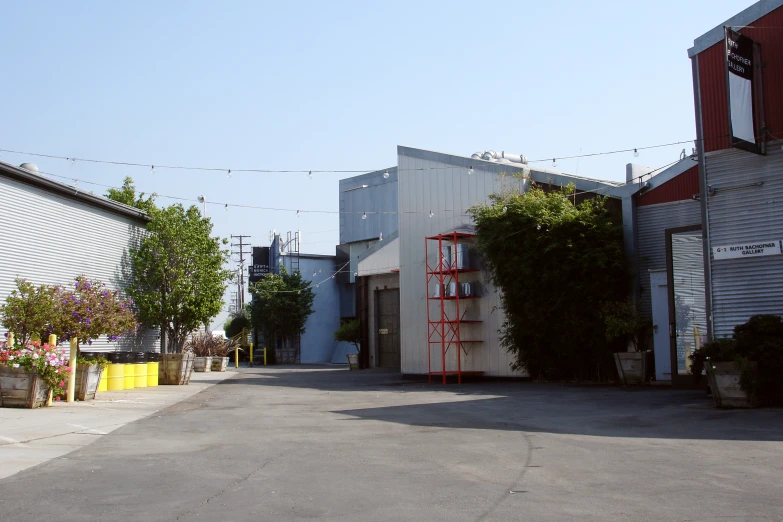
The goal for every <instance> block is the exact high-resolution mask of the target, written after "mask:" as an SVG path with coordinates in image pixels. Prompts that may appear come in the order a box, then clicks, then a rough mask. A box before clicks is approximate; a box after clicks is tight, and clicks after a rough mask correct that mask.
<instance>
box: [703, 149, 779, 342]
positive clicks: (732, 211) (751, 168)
mask: <svg viewBox="0 0 783 522" xmlns="http://www.w3.org/2000/svg"><path fill="white" fill-rule="evenodd" d="M780 145H781V142H777V143H773V144H770V147H769V155H767V156H759V155H756V154H752V153H749V152H744V151H741V150H738V149H729V150H725V151H720V152H716V153H712V154H709V155H707V157H706V160H705V167H706V176H707V185H709V186H710V187H712V189H713V190H715V194H714V195H713V196H710V197H709V199H708V201H707V211H708V213H709V222H710V243H711V245H712V247H716V246H724V245H730V244H733V243H742V242H746V241H753V240H763V239H783V214H782V213H781V212H782V207H783V152H782V151H781V150H780ZM754 182H763V183H764V184H763V185H761V186H749V184H751V183H754ZM710 258H712V256H711V255H710ZM711 263H712V265H711V266H712V292H713V294H712V295H713V305H712V314H713V321H714V334H716V335H729V334H731V332H732V330H733V328H734V326H736V325H738V324H741V323H743V322H745V321H747V319H748V318H749V317H750V316H751V315H754V314H763V313H770V314H783V256H770V257H760V258H750V259H726V260H718V261H715V260H712V261H711Z"/></svg>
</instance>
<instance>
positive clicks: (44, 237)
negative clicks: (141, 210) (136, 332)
mask: <svg viewBox="0 0 783 522" xmlns="http://www.w3.org/2000/svg"><path fill="white" fill-rule="evenodd" d="M143 231H144V227H143V224H142V223H140V222H139V221H136V220H134V219H131V218H129V217H124V216H121V215H119V214H115V213H112V212H109V211H107V210H103V209H100V208H97V207H94V206H92V205H88V204H86V203H83V202H81V201H78V200H76V199H71V198H68V197H65V196H61V195H57V194H54V193H51V192H49V191H46V190H44V189H41V188H38V187H35V186H32V185H29V184H26V183H22V182H19V181H15V180H12V179H9V178H6V177H4V176H0V238H1V239H0V240H1V241H2V247H0V301H2V302H5V299H6V297H7V296H8V295H9V293H10V292H11V291H12V290H13V289H14V288H15V284H14V279H15V278H17V277H21V278H24V279H27V280H29V281H31V282H32V283H34V284H36V285H40V284H51V285H54V284H57V285H63V286H67V285H72V284H73V279H74V278H75V277H76V276H78V275H80V274H85V275H86V276H87V277H89V278H91V279H98V280H100V281H103V282H104V283H106V285H107V286H109V287H110V288H114V289H117V288H120V289H122V288H125V286H126V284H127V281H128V271H129V270H130V259H129V257H128V249H129V248H131V247H132V246H134V245H136V244H137V243H138V241H139V238H140V237H141V234H142V233H143ZM1 328H2V327H0V329H1ZM156 337H157V333H156V332H152V331H145V332H143V333H142V334H141V335H140V336H139V338H138V339H134V340H131V339H126V340H125V341H123V342H121V343H119V347H121V348H122V349H136V350H154V349H157V348H158V346H157V344H156V342H155V338H156ZM117 348H118V344H117V343H108V342H107V341H106V340H105V338H101V339H99V340H96V341H94V342H93V345H92V346H91V347H90V349H91V350H94V351H103V350H115V349H117Z"/></svg>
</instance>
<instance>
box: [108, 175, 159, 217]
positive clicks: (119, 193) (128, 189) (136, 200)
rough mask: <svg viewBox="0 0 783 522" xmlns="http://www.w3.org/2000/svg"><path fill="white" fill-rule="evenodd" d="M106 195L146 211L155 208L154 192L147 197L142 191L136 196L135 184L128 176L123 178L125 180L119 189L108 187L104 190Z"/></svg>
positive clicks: (148, 211)
mask: <svg viewBox="0 0 783 522" xmlns="http://www.w3.org/2000/svg"><path fill="white" fill-rule="evenodd" d="M106 197H107V198H109V199H111V200H113V201H117V202H119V203H124V204H126V205H128V206H131V207H136V208H138V209H139V210H143V211H144V212H146V213H148V214H149V213H150V211H151V210H152V209H153V208H155V202H154V198H155V194H153V195H152V196H150V197H148V198H146V199H145V198H144V192H142V193H141V194H139V195H138V197H137V196H136V186H135V185H134V184H133V178H131V177H130V176H127V177H126V178H125V181H123V183H122V188H120V189H114V188H110V189H109V190H107V191H106Z"/></svg>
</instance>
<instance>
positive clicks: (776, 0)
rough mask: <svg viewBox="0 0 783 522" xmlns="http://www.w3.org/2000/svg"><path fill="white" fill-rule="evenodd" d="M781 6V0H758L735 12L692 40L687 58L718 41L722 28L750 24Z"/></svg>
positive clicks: (722, 34) (720, 37)
mask: <svg viewBox="0 0 783 522" xmlns="http://www.w3.org/2000/svg"><path fill="white" fill-rule="evenodd" d="M780 6H783V0H759V1H758V2H756V3H755V4H753V5H752V6H750V7H748V8H747V9H745V10H744V11H741V12H740V13H737V14H735V15H734V16H732V17H731V18H729V19H728V20H726V21H725V22H723V23H722V24H720V25H718V26H716V27H713V28H712V29H710V30H709V31H707V32H706V33H704V34H703V35H701V36H699V37H698V38H696V39H695V40H694V41H693V47H691V48H690V49H688V58H693V57H694V56H696V55H697V54H699V53H701V52H702V51H705V50H707V49H709V48H710V47H712V46H713V45H715V44H716V43H718V42H720V41H721V40H723V38H724V33H723V28H724V27H726V26H730V27H745V26H747V25H751V24H752V23H753V22H755V21H756V20H758V19H759V18H761V17H763V16H766V15H768V14H769V13H771V12H772V11H774V10H775V9H777V8H778V7H780Z"/></svg>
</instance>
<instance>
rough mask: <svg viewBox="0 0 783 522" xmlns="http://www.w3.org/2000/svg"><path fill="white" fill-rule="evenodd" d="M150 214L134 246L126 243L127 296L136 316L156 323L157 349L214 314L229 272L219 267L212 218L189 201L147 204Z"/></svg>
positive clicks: (223, 253)
mask: <svg viewBox="0 0 783 522" xmlns="http://www.w3.org/2000/svg"><path fill="white" fill-rule="evenodd" d="M148 213H149V214H150V217H151V218H152V220H151V221H150V223H149V224H148V225H147V231H148V232H149V233H148V235H146V236H145V237H144V238H142V240H141V243H140V245H139V248H137V249H132V250H131V252H130V254H131V261H132V282H131V284H130V286H129V288H128V294H129V295H130V296H131V297H132V298H133V300H134V301H135V303H136V308H137V310H138V315H139V320H140V321H141V323H142V324H143V325H144V326H146V327H149V328H154V327H159V328H160V329H161V349H162V351H164V352H166V351H168V352H180V351H182V348H183V346H184V343H185V338H186V336H187V335H188V333H190V332H192V331H193V330H195V329H196V328H198V327H199V326H200V325H202V324H207V323H208V322H209V320H210V319H211V318H212V317H214V316H216V315H217V314H218V313H219V312H220V309H221V308H222V307H223V294H224V292H225V290H226V286H227V284H228V282H229V281H230V280H231V277H232V273H231V271H229V270H226V269H225V268H224V267H225V265H226V263H227V262H228V256H229V253H228V250H225V249H223V248H222V247H223V246H224V245H226V244H227V241H226V240H225V239H223V240H221V239H220V238H218V237H212V236H211V233H212V223H211V222H210V220H209V219H208V218H204V217H202V216H201V213H200V212H199V209H198V208H197V207H195V206H191V207H189V208H185V207H183V206H182V205H181V204H176V205H171V206H169V207H165V208H157V207H155V206H151V207H149V211H148Z"/></svg>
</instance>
